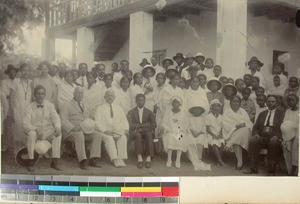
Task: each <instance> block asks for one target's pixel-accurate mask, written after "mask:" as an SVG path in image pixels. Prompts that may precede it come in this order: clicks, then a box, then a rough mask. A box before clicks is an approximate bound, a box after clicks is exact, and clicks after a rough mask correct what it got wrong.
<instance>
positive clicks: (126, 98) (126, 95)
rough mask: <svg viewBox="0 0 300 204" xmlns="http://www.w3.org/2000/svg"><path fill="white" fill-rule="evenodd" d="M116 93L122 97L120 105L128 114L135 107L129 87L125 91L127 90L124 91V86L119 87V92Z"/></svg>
mask: <svg viewBox="0 0 300 204" xmlns="http://www.w3.org/2000/svg"><path fill="white" fill-rule="evenodd" d="M116 95H117V97H118V98H120V99H121V100H120V104H119V105H120V106H121V107H122V108H123V110H124V113H125V114H127V113H128V111H130V110H131V109H132V108H133V107H132V102H131V97H130V92H129V89H127V91H126V92H125V91H123V89H122V88H120V89H118V92H117V94H116Z"/></svg>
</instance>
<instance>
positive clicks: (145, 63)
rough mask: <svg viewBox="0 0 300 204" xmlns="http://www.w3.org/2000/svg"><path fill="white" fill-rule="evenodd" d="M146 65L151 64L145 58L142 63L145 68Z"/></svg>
mask: <svg viewBox="0 0 300 204" xmlns="http://www.w3.org/2000/svg"><path fill="white" fill-rule="evenodd" d="M146 65H150V63H149V62H148V60H147V59H146V58H143V59H142V62H141V63H140V66H141V69H143V68H144V67H145V66H146Z"/></svg>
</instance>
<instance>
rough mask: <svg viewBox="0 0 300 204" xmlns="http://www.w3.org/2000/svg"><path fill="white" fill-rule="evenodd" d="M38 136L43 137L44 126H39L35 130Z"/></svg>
mask: <svg viewBox="0 0 300 204" xmlns="http://www.w3.org/2000/svg"><path fill="white" fill-rule="evenodd" d="M35 131H36V135H37V137H42V136H43V128H38V129H36V130H35Z"/></svg>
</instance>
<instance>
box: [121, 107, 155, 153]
mask: <svg viewBox="0 0 300 204" xmlns="http://www.w3.org/2000/svg"><path fill="white" fill-rule="evenodd" d="M127 119H128V123H129V135H130V136H132V137H133V139H134V140H135V153H136V155H139V154H142V153H143V144H142V140H143V138H144V139H145V143H146V144H145V150H144V152H145V154H146V156H151V157H153V156H154V147H153V135H154V131H155V128H156V121H155V116H154V113H153V112H152V111H150V110H149V109H147V108H144V110H143V117H142V123H140V118H139V111H138V107H135V108H134V109H132V110H130V111H129V112H128V114H127Z"/></svg>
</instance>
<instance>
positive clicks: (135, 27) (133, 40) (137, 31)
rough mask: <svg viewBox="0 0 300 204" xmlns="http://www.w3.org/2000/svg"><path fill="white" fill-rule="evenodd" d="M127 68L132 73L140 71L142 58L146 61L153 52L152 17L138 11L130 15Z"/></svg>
mask: <svg viewBox="0 0 300 204" xmlns="http://www.w3.org/2000/svg"><path fill="white" fill-rule="evenodd" d="M129 32H130V34H129V67H130V69H131V70H132V71H133V72H137V71H140V65H139V63H140V62H141V61H142V59H143V58H147V59H148V61H149V59H150V57H151V56H152V50H153V15H152V14H149V13H145V12H143V11H139V12H136V13H132V14H130V31H129Z"/></svg>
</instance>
